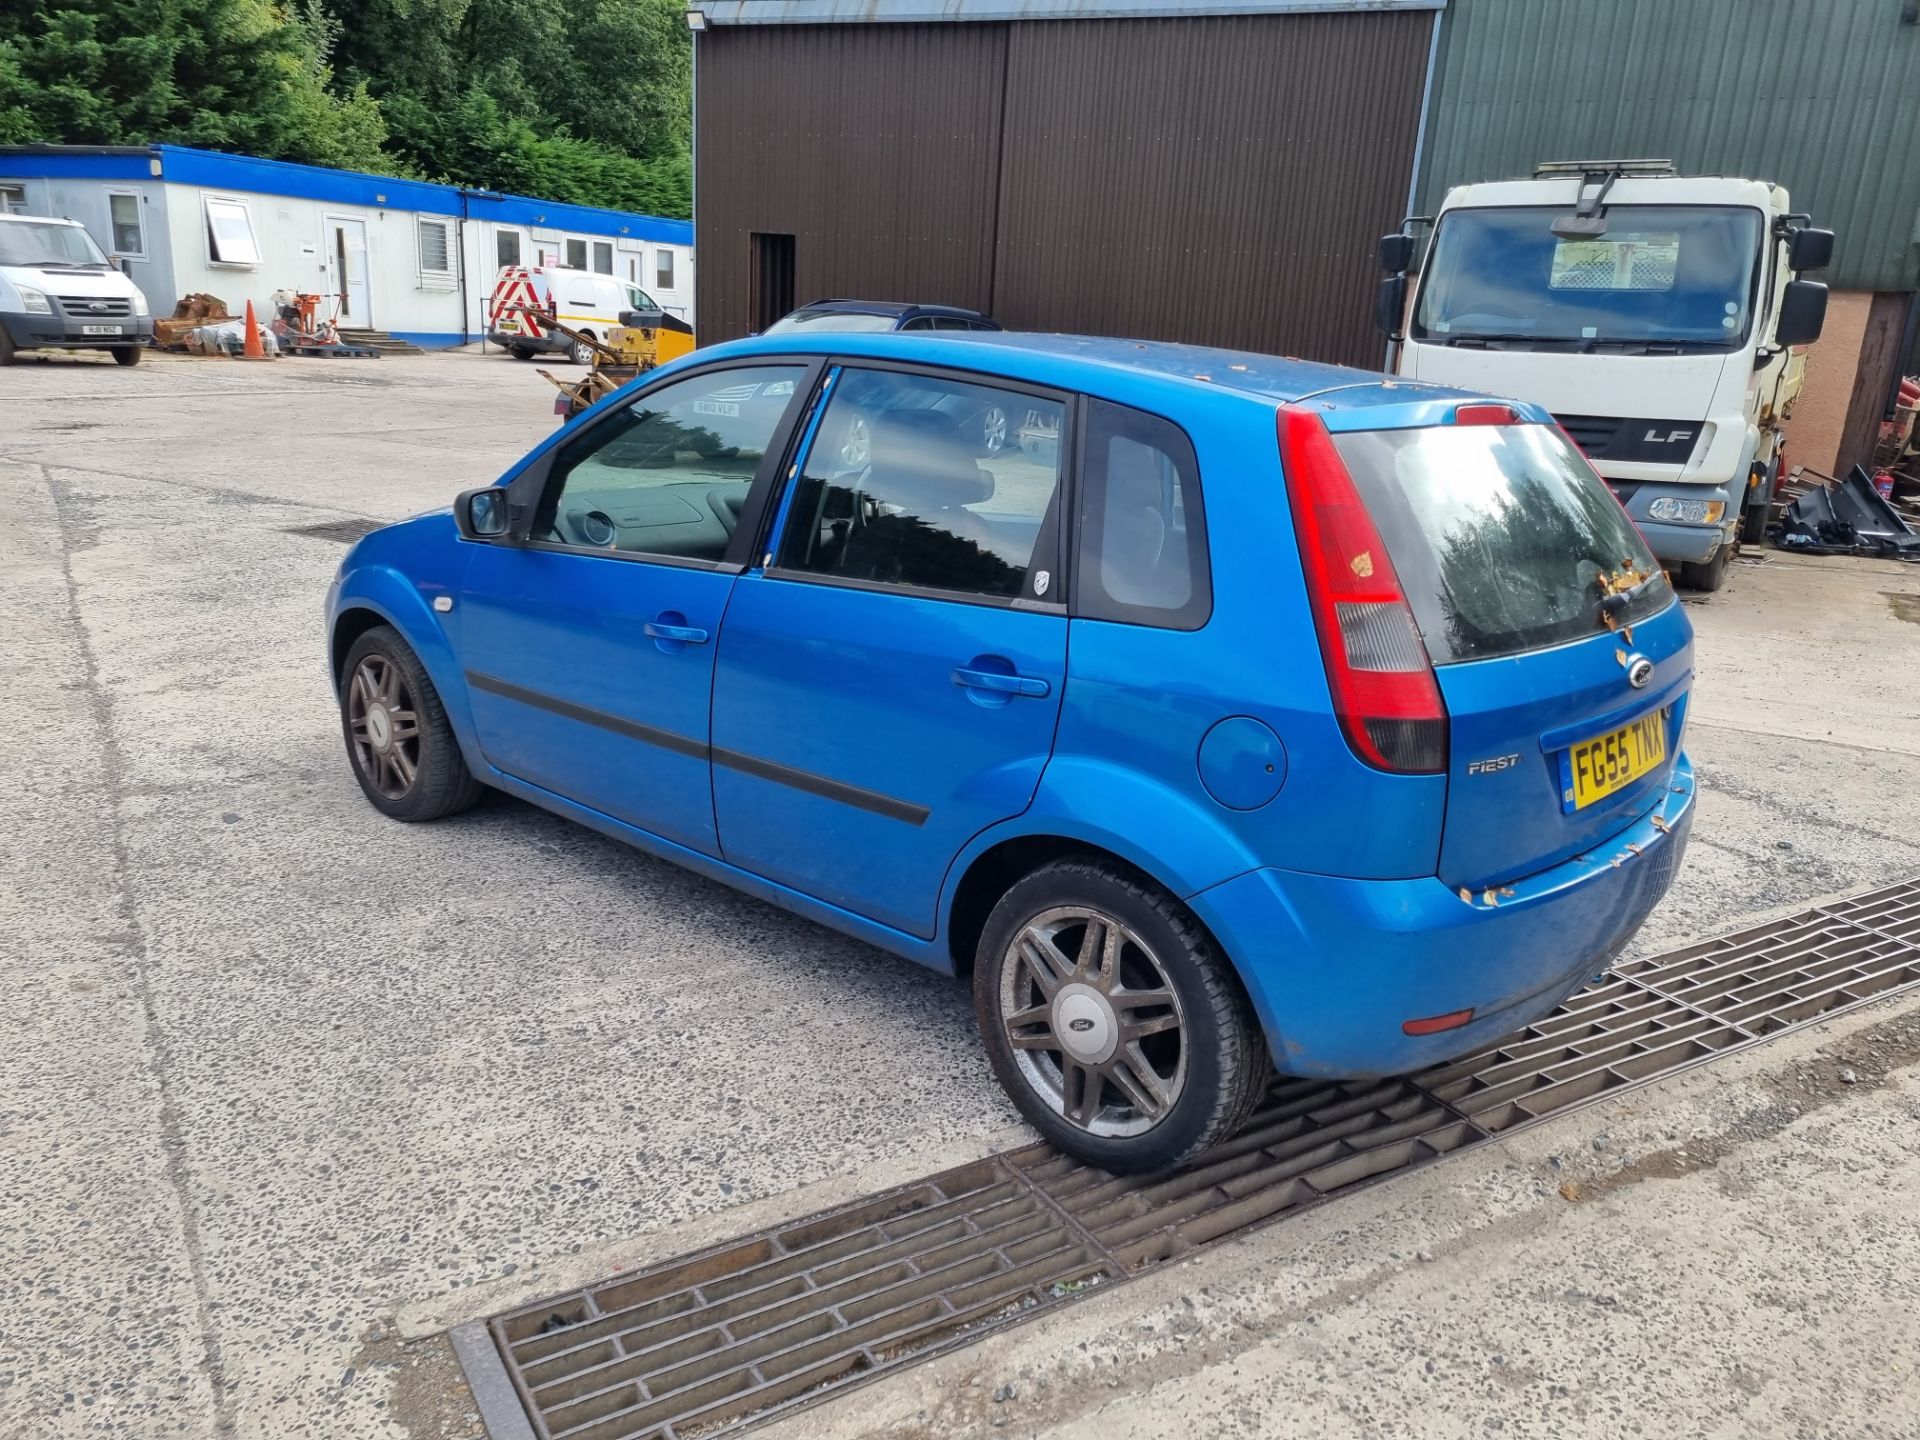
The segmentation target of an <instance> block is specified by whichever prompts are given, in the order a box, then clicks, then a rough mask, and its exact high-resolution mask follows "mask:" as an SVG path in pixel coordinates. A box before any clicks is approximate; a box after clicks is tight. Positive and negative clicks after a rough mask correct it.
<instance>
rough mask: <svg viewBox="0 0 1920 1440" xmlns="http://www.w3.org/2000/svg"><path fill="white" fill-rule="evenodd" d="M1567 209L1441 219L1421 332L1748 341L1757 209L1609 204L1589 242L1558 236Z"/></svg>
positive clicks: (1441, 336) (1424, 335) (1462, 213)
mask: <svg viewBox="0 0 1920 1440" xmlns="http://www.w3.org/2000/svg"><path fill="white" fill-rule="evenodd" d="M1571 213H1572V211H1571V210H1570V208H1568V207H1566V206H1559V205H1539V206H1514V207H1510V208H1499V209H1460V210H1451V211H1448V212H1447V213H1446V214H1445V215H1444V216H1442V217H1441V220H1440V226H1439V229H1438V230H1437V231H1436V232H1435V234H1434V239H1433V246H1432V251H1431V253H1430V254H1429V256H1428V259H1427V266H1426V271H1427V273H1426V278H1425V282H1424V283H1423V284H1422V285H1421V287H1420V303H1419V305H1418V307H1417V308H1416V310H1415V313H1414V317H1413V326H1412V334H1413V336H1414V338H1415V339H1419V340H1427V341H1431V342H1433V343H1436V344H1447V343H1451V342H1454V341H1459V340H1474V339H1486V340H1497V341H1502V342H1505V343H1507V344H1509V345H1522V346H1524V345H1525V344H1526V343H1527V342H1529V341H1538V342H1541V343H1543V344H1544V343H1553V344H1556V345H1559V344H1572V345H1575V346H1579V345H1581V344H1582V343H1583V342H1585V343H1587V344H1591V345H1604V344H1608V343H1621V344H1629V345H1632V344H1640V343H1649V344H1659V343H1678V344H1683V345H1703V346H1713V347H1715V348H1719V347H1727V348H1732V347H1734V346H1737V345H1740V344H1742V343H1743V342H1744V341H1745V340H1746V338H1747V331H1748V329H1749V327H1750V325H1751V321H1752V311H1753V305H1754V295H1755V291H1756V289H1757V287H1758V279H1759V269H1760V265H1759V262H1760V249H1761V247H1760V236H1761V215H1760V212H1759V211H1758V210H1754V209H1750V208H1747V207H1744V206H1732V205H1726V206H1704V205H1611V206H1608V207H1607V211H1606V218H1607V229H1606V233H1605V234H1603V235H1599V236H1595V237H1593V238H1591V239H1585V238H1582V239H1563V238H1562V237H1560V236H1557V235H1555V234H1554V233H1553V230H1552V225H1553V222H1554V221H1555V220H1556V219H1559V218H1561V217H1562V216H1565V215H1569V214H1571Z"/></svg>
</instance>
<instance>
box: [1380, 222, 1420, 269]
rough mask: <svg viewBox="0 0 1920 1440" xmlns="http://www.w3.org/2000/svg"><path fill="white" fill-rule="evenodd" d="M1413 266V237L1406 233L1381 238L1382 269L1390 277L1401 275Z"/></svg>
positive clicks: (1400, 232) (1401, 232)
mask: <svg viewBox="0 0 1920 1440" xmlns="http://www.w3.org/2000/svg"><path fill="white" fill-rule="evenodd" d="M1411 264H1413V236H1411V235H1409V234H1407V233H1406V232H1405V231H1399V232H1397V233H1395V234H1392V235H1382V236H1381V237H1380V268H1381V269H1382V270H1384V271H1386V272H1387V273H1388V274H1389V275H1399V274H1402V273H1404V272H1405V270H1406V268H1407V267H1408V266H1409V265H1411Z"/></svg>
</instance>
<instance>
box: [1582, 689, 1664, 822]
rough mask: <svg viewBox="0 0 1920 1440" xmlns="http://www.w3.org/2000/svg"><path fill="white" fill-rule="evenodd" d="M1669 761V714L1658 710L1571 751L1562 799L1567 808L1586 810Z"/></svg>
mask: <svg viewBox="0 0 1920 1440" xmlns="http://www.w3.org/2000/svg"><path fill="white" fill-rule="evenodd" d="M1666 758H1667V712H1666V711H1665V710H1656V711H1654V712H1653V713H1652V714H1651V715H1642V716H1641V717H1640V718H1639V719H1638V720H1635V721H1633V722H1631V723H1630V724H1627V725H1622V726H1621V727H1620V728H1619V729H1618V730H1614V731H1611V732H1610V733H1608V734H1605V735H1596V736H1594V738H1593V739H1591V740H1582V741H1581V742H1580V743H1579V744H1578V745H1575V746H1574V747H1573V748H1572V749H1571V750H1569V751H1567V752H1566V759H1565V760H1564V762H1563V765H1564V768H1565V777H1564V778H1565V781H1566V783H1565V785H1564V786H1563V787H1562V792H1561V798H1562V800H1563V801H1564V802H1565V807H1566V809H1568V810H1570V811H1571V810H1579V809H1583V808H1584V807H1586V806H1588V805H1591V804H1593V802H1594V801H1596V800H1604V799H1606V797H1607V796H1609V795H1611V794H1613V793H1614V791H1616V790H1621V789H1624V788H1625V787H1626V786H1628V785H1631V784H1632V783H1633V782H1634V781H1636V780H1638V779H1639V778H1640V777H1641V776H1642V775H1645V774H1646V773H1647V772H1648V771H1650V770H1653V769H1655V768H1656V767H1658V766H1659V764H1660V763H1661V762H1662V761H1663V760H1665V759H1666Z"/></svg>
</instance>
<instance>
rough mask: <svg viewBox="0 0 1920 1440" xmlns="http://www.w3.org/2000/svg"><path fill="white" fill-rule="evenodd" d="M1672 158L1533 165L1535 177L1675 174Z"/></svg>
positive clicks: (1578, 161) (1577, 161) (1549, 162)
mask: <svg viewBox="0 0 1920 1440" xmlns="http://www.w3.org/2000/svg"><path fill="white" fill-rule="evenodd" d="M1678 173H1679V172H1678V171H1676V170H1675V169H1674V168H1673V161H1671V160H1651V159H1648V160H1548V161H1546V162H1545V163H1543V164H1540V165H1536V166H1534V167H1533V178H1534V179H1536V180H1544V179H1546V178H1548V177H1549V176H1555V175H1620V176H1627V175H1674V174H1678Z"/></svg>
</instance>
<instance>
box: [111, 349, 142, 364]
mask: <svg viewBox="0 0 1920 1440" xmlns="http://www.w3.org/2000/svg"><path fill="white" fill-rule="evenodd" d="M113 363H114V364H116V365H138V364H139V363H140V347H139V346H138V345H116V346H114V347H113Z"/></svg>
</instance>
